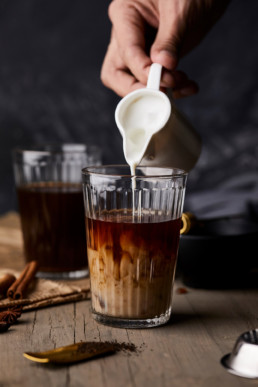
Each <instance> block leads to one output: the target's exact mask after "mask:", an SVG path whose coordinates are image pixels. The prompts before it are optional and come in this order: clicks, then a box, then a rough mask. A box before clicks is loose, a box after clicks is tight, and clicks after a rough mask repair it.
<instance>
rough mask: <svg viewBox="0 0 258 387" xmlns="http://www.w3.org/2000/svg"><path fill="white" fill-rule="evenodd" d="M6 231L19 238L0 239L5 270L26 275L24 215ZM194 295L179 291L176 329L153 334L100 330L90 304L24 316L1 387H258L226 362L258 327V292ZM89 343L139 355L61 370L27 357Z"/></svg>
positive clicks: (4, 338) (5, 359) (2, 362)
mask: <svg viewBox="0 0 258 387" xmlns="http://www.w3.org/2000/svg"><path fill="white" fill-rule="evenodd" d="M3 226H4V227H10V233H11V234H10V235H12V237H14V236H15V235H16V238H17V239H16V242H15V241H14V242H13V243H11V240H12V238H10V240H9V241H8V238H6V239H5V240H3V239H1V238H0V240H1V243H0V266H1V267H10V268H11V267H12V268H15V269H21V268H22V267H23V256H22V250H21V244H20V242H19V238H20V236H19V235H20V231H19V221H18V218H17V215H15V214H12V215H11V216H10V215H9V216H8V217H5V218H2V219H0V236H1V227H3ZM11 246H12V247H11ZM179 286H181V284H180V283H176V285H175V290H176V289H177V288H178V287H179ZM187 290H188V292H187V293H185V294H177V292H176V291H175V295H174V307H173V316H172V319H171V322H170V323H169V324H167V325H166V326H163V327H159V328H152V329H142V330H126V329H115V328H110V327H107V326H103V325H100V324H98V323H96V322H95V321H94V320H93V319H92V317H91V313H90V301H81V302H77V303H69V304H65V305H60V306H55V307H50V308H45V309H40V310H36V311H33V312H27V313H24V314H23V315H22V316H21V318H20V319H19V322H18V324H16V325H13V326H11V328H10V329H9V330H8V331H7V332H6V333H1V334H0V350H1V354H0V387H5V386H16V385H17V386H18V385H19V386H26V387H27V386H28V387H30V386H31V387H32V386H33V387H35V386H37V387H39V386H48V387H51V386H54V387H58V386H60V387H61V386H62V387H68V386H78V387H80V386H94V387H95V386H96V387H98V386H100V387H104V386H108V387H109V386H115V387H116V386H123V387H126V386H130V387H136V386H148V387H150V386H160V387H163V386H170V387H171V386H172V387H191V386H192V387H199V386H202V387H207V386H208V387H218V386H219V387H224V386H225V387H231V386H232V387H238V386H257V384H258V381H256V380H248V379H243V378H240V377H237V376H234V375H231V374H229V373H228V372H227V371H226V370H225V369H224V368H223V367H222V366H221V365H220V359H221V357H222V356H223V355H224V354H226V353H228V352H230V351H231V349H232V347H233V344H234V342H235V340H236V338H237V337H238V336H239V334H240V333H242V332H244V331H246V330H249V329H253V328H256V327H257V325H258V297H257V296H258V291H257V290H254V289H253V290H227V291H210V290H209V291H208V290H196V289H191V288H188V289H187ZM87 340H88V341H106V340H108V341H112V340H117V341H118V342H130V343H134V344H135V345H136V347H137V349H138V351H137V352H136V353H131V352H119V353H117V354H115V355H112V356H109V357H106V358H100V359H97V360H91V361H88V362H82V363H79V364H75V365H71V366H58V367H57V366H50V365H39V364H36V363H32V362H31V361H29V360H27V359H25V358H24V357H23V355H22V354H23V352H25V351H43V350H47V349H52V348H56V347H58V346H63V345H68V344H71V343H74V342H79V341H87Z"/></svg>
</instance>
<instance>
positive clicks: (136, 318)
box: [82, 165, 187, 328]
mask: <svg viewBox="0 0 258 387" xmlns="http://www.w3.org/2000/svg"><path fill="white" fill-rule="evenodd" d="M82 174H83V193H84V204H85V213H86V234H87V250H88V260H89V270H90V281H91V299H92V312H93V316H94V318H95V319H96V320H97V321H99V322H101V323H103V324H107V325H111V326H116V327H124V328H143V327H152V326H157V325H161V324H165V323H166V322H167V321H168V320H169V318H170V315H171V305H172V288H173V282H174V276H175V268H176V261H177V253H178V245H179V234H180V228H181V216H182V211H183V204H184V196H185V185H186V179H187V174H186V173H185V172H184V171H182V170H178V169H171V168H153V167H139V168H137V170H136V177H132V176H131V175H130V169H129V167H128V166H123V165H118V166H97V167H89V168H85V169H83V171H82ZM132 187H134V189H132Z"/></svg>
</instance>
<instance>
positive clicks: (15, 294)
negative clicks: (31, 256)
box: [7, 261, 38, 300]
mask: <svg viewBox="0 0 258 387" xmlns="http://www.w3.org/2000/svg"><path fill="white" fill-rule="evenodd" d="M37 269H38V262H37V261H31V262H29V263H27V265H26V266H25V268H24V270H23V271H22V273H21V275H20V276H19V278H18V279H17V280H16V281H15V282H14V283H13V284H12V285H11V286H10V288H9V289H8V291H7V296H8V298H9V299H11V300H19V299H21V298H23V295H24V292H25V291H26V289H27V287H28V286H29V284H30V283H31V281H32V280H33V278H34V277H35V274H36V272H37Z"/></svg>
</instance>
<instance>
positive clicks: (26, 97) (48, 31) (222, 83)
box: [0, 0, 258, 213]
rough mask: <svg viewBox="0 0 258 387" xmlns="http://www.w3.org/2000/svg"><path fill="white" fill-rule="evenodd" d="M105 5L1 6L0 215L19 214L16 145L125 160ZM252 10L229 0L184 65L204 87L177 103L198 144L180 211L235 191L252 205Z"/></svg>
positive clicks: (29, 1)
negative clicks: (61, 147)
mask: <svg viewBox="0 0 258 387" xmlns="http://www.w3.org/2000/svg"><path fill="white" fill-rule="evenodd" d="M108 4H109V1H103V0H95V1H94V2H91V1H87V0H74V1H68V0H54V1H53V0H22V1H20V0H9V1H1V2H0V182H1V183H0V184H1V189H0V213H4V212H6V211H8V210H10V209H14V208H16V199H15V190H14V182H13V172H12V163H11V150H12V149H13V148H14V147H17V146H28V145H32V144H40V143H53V142H83V143H90V144H94V143H95V144H99V145H100V146H101V147H102V149H103V153H104V160H103V161H104V162H105V163H118V162H123V161H124V158H123V153H122V141H121V137H120V134H119V132H118V130H117V128H116V125H115V122H114V110H115V106H116V104H117V102H118V101H119V98H118V97H117V96H116V95H115V94H114V93H113V92H112V91H110V90H108V89H106V88H105V87H104V86H103V85H102V84H101V82H100V79H99V74H100V69H101V63H102V60H103V57H104V55H105V51H106V47H107V44H108V41H109V35H110V23H109V20H108V17H107V8H108ZM257 11H258V3H257V0H248V1H243V0H233V1H232V2H231V3H230V5H229V7H228V9H227V11H226V13H225V14H224V15H223V17H222V18H221V19H220V20H219V22H218V23H217V24H216V25H215V27H213V29H212V31H211V32H210V33H209V34H208V35H207V37H206V38H205V40H204V41H203V42H202V43H201V44H200V45H199V46H198V48H196V49H195V50H194V51H193V52H192V53H190V54H189V55H188V56H187V57H186V58H184V59H183V60H182V61H181V64H180V69H182V70H184V71H186V72H187V73H188V74H189V76H191V78H193V79H195V80H196V81H197V82H198V83H199V85H200V93H199V94H198V95H197V96H194V97H190V98H187V99H184V100H180V101H178V102H177V105H178V106H179V108H180V109H181V110H182V111H183V112H184V113H186V115H188V117H189V119H190V120H191V121H192V123H193V125H194V126H195V127H196V129H197V131H198V132H199V133H200V134H201V136H202V139H203V151H202V154H201V157H200V159H199V161H198V163H197V165H196V167H195V168H194V170H193V171H192V172H191V173H190V176H189V181H188V193H187V202H186V205H189V206H190V207H191V206H193V207H194V208H196V209H198V203H199V202H200V200H199V198H200V197H202V195H203V193H204V192H207V191H208V197H209V198H210V197H212V198H213V200H215V199H214V198H216V197H219V196H220V193H221V192H227V196H230V195H231V194H232V192H236V191H237V192H240V191H241V192H242V193H243V192H245V193H246V192H248V193H250V192H251V193H252V195H254V196H255V195H256V194H257V198H258V190H257V188H256V187H257V179H258V131H257V127H258V78H257V71H258V20H257ZM229 192H231V194H229ZM216 195H217V196H216ZM206 197H207V196H206ZM209 200H210V199H209ZM209 200H208V201H209ZM241 200H242V196H241ZM201 201H202V200H201ZM187 203H188V204H187ZM238 204H239V197H238V200H237V206H238ZM234 211H238V209H236V208H234Z"/></svg>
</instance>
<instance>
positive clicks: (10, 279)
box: [0, 273, 16, 298]
mask: <svg viewBox="0 0 258 387" xmlns="http://www.w3.org/2000/svg"><path fill="white" fill-rule="evenodd" d="M15 280H16V278H15V276H14V275H12V274H9V273H7V274H5V275H3V276H2V277H1V278H0V296H2V297H4V298H5V297H6V293H7V290H8V289H9V287H10V286H11V285H12V284H13V283H14V281H15Z"/></svg>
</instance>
